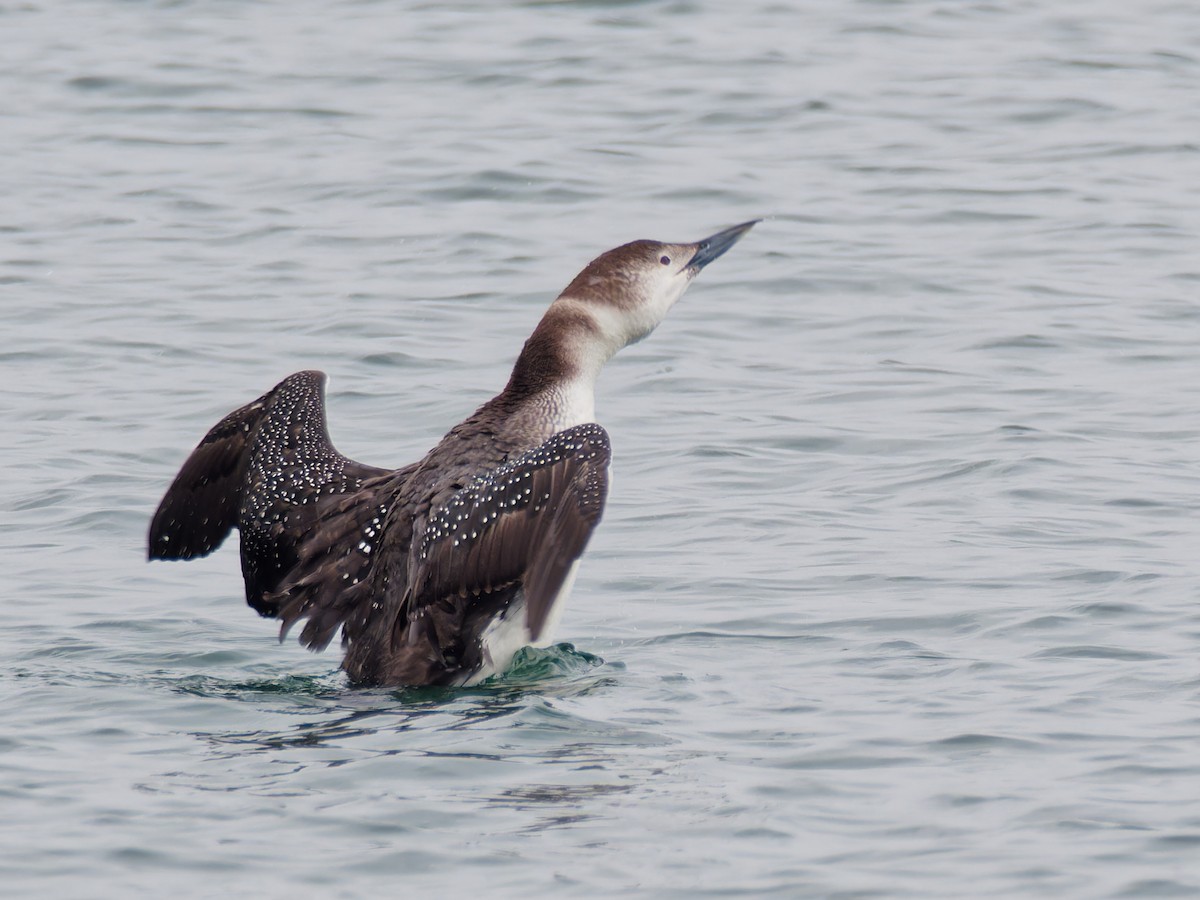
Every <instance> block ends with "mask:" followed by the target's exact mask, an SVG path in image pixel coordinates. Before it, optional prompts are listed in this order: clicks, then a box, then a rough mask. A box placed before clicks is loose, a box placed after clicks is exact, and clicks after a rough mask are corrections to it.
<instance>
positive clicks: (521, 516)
mask: <svg viewBox="0 0 1200 900" xmlns="http://www.w3.org/2000/svg"><path fill="white" fill-rule="evenodd" d="M757 221H759V220H754V221H750V222H744V223H742V224H741V225H735V226H734V227H732V228H727V229H725V230H724V231H719V232H717V233H716V234H714V235H712V236H710V237H707V238H705V239H704V240H701V241H697V242H695V243H690V244H689V243H685V244H672V243H662V242H659V241H647V240H639V241H634V242H632V243H629V244H624V245H623V246H620V247H617V248H616V249H614V250H609V251H608V252H606V253H603V254H601V255H600V256H598V257H597V258H596V259H594V260H592V262H591V263H589V264H588V265H587V267H586V268H585V269H584V270H583V271H582V272H580V273H579V274H578V275H577V276H576V277H575V279H574V280H573V281H572V282H571V283H570V284H569V285H568V286H567V288H566V290H564V291H563V292H562V293H561V294H560V295H559V296H558V298H557V299H555V300H554V301H553V302H552V303H551V304H550V307H549V309H548V310H547V311H546V313H545V315H544V316H543V317H542V319H541V321H540V322H539V323H538V325H537V327H536V328H535V329H534V331H533V334H532V335H531V336H530V338H529V340H527V341H526V342H525V346H524V348H523V349H522V350H521V353H520V355H519V356H518V357H517V361H516V364H515V365H514V367H513V370H512V375H511V377H510V378H509V380H508V384H507V385H506V386H505V388H504V390H502V391H501V392H500V393H499V394H497V395H496V396H495V397H493V398H492V399H491V400H489V401H488V402H486V403H485V404H483V405H482V406H481V407H479V409H477V410H476V411H475V412H474V413H472V414H471V415H470V416H469V417H467V418H466V419H464V420H463V421H462V422H460V423H459V424H458V425H455V426H454V427H453V428H452V429H450V431H449V432H448V433H447V434H446V436H445V437H443V438H442V439H441V441H440V442H439V443H438V444H437V446H435V447H434V448H433V449H432V450H430V451H429V452H428V453H427V454H425V456H424V458H422V459H420V460H418V461H417V462H414V463H411V464H410V465H407V466H404V467H403V468H400V469H394V470H393V469H384V468H377V467H375V466H368V465H364V464H362V463H359V462H355V461H354V460H351V459H348V458H346V457H345V456H342V455H341V454H340V453H338V451H337V450H336V449H334V446H333V444H332V442H331V441H330V437H329V430H328V426H327V424H326V418H325V381H326V378H325V375H324V373H322V372H317V371H306V372H297V373H296V374H294V375H290V376H288V377H287V378H285V379H284V380H283V381H281V382H280V383H279V384H278V385H276V386H275V387H274V388H272V389H271V390H270V391H268V392H267V393H265V394H263V395H262V396H261V397H259V398H258V399H257V400H255V401H253V402H252V403H249V404H247V405H246V406H243V407H241V408H240V409H237V410H235V411H234V412H231V413H230V414H229V415H227V416H226V417H225V418H223V419H222V420H221V421H220V422H218V423H217V424H216V425H215V426H213V428H212V430H210V431H209V432H208V434H206V435H205V436H204V438H203V440H201V441H200V443H199V445H197V447H196V448H195V450H193V451H192V453H191V455H190V456H189V457H188V458H187V460H186V461H185V462H184V464H183V466H182V468H181V469H180V470H179V474H178V475H177V476H176V477H175V480H174V482H173V483H172V484H171V486H170V488H169V489H168V490H167V492H166V494H165V496H164V497H163V499H162V502H161V503H160V504H159V507H158V510H157V512H155V514H154V518H153V520H152V522H151V524H150V532H149V536H148V545H149V547H148V556H149V558H150V559H152V560H153V559H193V558H195V557H200V556H206V555H208V554H209V553H211V552H213V551H214V550H216V549H217V547H219V546H220V545H221V543H222V542H223V541H224V540H225V538H226V537H227V536H228V535H229V532H230V531H231V530H232V529H234V528H237V530H238V532H239V534H240V538H241V562H242V576H243V579H244V581H245V586H246V601H247V603H249V605H250V606H251V607H253V608H254V609H255V610H256V611H258V612H259V613H260V614H261V615H263V616H266V617H270V618H277V619H279V620H281V623H282V624H281V628H280V635H279V639H280V640H281V641H282V640H284V639H285V638H286V636H287V633H288V630H289V629H290V628H291V627H292V626H293V625H295V624H296V623H297V622H299V621H301V620H307V621H306V622H305V624H304V627H303V630H302V632H301V634H300V642H301V643H302V644H304V645H305V646H307V647H309V648H310V649H313V650H323V649H324V648H325V647H327V646H328V645H329V642H330V641H331V640H332V639H333V637H334V635H335V634H336V633H337V631H338V630H339V628H340V629H341V633H342V645H343V651H344V658H343V660H342V669H343V670H344V671H345V672H346V674H347V676H348V678H349V680H350V682H351V683H352V684H354V685H361V686H400V685H471V684H476V683H478V682H480V681H482V680H484V679H485V678H488V677H490V676H492V675H495V674H498V673H502V672H503V671H504V670H505V669H506V668H507V667H508V666H509V664H510V663H511V661H512V658H513V656H514V655H515V654H516V653H517V651H518V650H520V649H521V648H522V647H524V646H530V645H532V646H548V645H549V643H550V639H551V635H552V633H553V631H554V627H555V625H556V623H557V619H558V616H559V614H560V613H561V611H562V607H563V601H564V600H565V598H566V596H567V595H568V594H569V593H570V590H571V587H572V584H573V582H574V578H575V571H576V569H577V567H578V564H579V558H580V556H581V555H582V554H583V551H584V548H585V547H586V546H587V543H588V539H589V538H590V537H591V534H592V531H593V529H595V527H596V524H597V522H599V520H600V516H601V514H602V513H603V511H604V503H605V498H606V497H607V494H608V481H609V474H608V473H609V460H610V456H611V453H610V449H609V441H608V433H607V432H606V431H605V430H604V429H603V428H602V427H601V426H600V425H598V424H596V422H595V421H594V420H595V408H594V407H595V399H594V392H595V384H596V378H597V376H598V375H599V373H600V369H601V367H602V366H603V365H604V364H605V363H606V362H608V360H609V359H610V358H612V356H613V354H615V353H616V352H617V351H618V350H620V349H621V348H622V347H624V346H626V345H628V344H631V343H633V342H635V341H638V340H641V339H642V338H644V337H645V336H646V335H648V334H649V333H650V332H651V331H653V330H654V328H655V327H656V326H657V325H658V324H659V323H660V322H661V321H662V320H663V318H664V317H665V316H666V314H667V311H668V310H669V309H670V308H671V307H672V306H673V305H674V304H675V302H676V301H677V300H679V298H680V297H681V296H682V295H683V292H684V291H685V290H686V289H687V287H688V285H689V284H691V282H692V279H693V278H695V276H696V275H697V273H699V272H700V270H701V269H703V268H704V267H705V266H707V265H708V264H709V263H711V262H712V261H713V260H715V259H716V258H717V257H719V256H721V255H722V254H723V253H725V251H727V250H728V249H729V248H730V247H732V246H733V244H734V243H736V242H737V241H738V239H739V238H741V237H742V235H744V234H745V233H746V232H747V231H748V230H749V229H750V228H751V227H752V226H753V225H755V224H756V223H757Z"/></svg>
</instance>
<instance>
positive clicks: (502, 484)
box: [406, 424, 611, 640]
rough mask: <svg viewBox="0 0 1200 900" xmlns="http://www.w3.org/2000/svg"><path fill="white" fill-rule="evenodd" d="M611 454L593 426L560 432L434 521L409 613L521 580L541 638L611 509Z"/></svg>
mask: <svg viewBox="0 0 1200 900" xmlns="http://www.w3.org/2000/svg"><path fill="white" fill-rule="evenodd" d="M610 458H611V450H610V447H609V443H608V434H607V432H605V430H604V429H603V428H601V427H600V426H599V425H596V424H587V425H578V426H576V427H574V428H569V429H567V430H565V431H560V432H559V433H558V434H555V435H554V436H553V437H551V438H550V439H549V440H548V441H546V442H545V443H544V444H542V445H541V446H540V447H536V448H534V449H533V450H530V451H528V452H527V453H524V454H522V455H521V456H520V457H518V458H517V459H515V460H512V461H511V462H508V463H505V464H504V465H502V466H499V467H497V468H496V469H493V470H492V471H490V472H488V473H487V474H486V475H483V476H481V477H478V478H476V479H475V480H474V481H472V482H471V483H470V484H468V485H467V486H465V487H464V488H462V490H460V491H459V492H458V493H456V494H455V495H454V496H453V497H452V498H451V499H450V501H449V502H448V503H446V504H445V505H444V506H443V507H441V508H440V509H436V510H434V511H433V513H432V514H431V515H430V518H429V521H428V523H427V525H426V527H425V531H424V534H423V536H422V538H421V541H420V550H419V554H418V555H417V557H416V561H415V568H414V570H413V572H412V573H411V577H410V579H409V592H408V595H407V598H406V611H407V613H408V615H409V616H412V615H413V614H414V613H416V612H417V611H418V610H420V609H421V608H422V607H424V606H426V605H428V604H432V603H438V602H439V601H443V600H446V599H448V598H450V597H452V596H458V597H460V598H466V597H467V596H469V595H472V594H476V595H477V594H480V593H491V592H492V591H493V590H499V589H501V588H504V587H508V586H510V585H513V584H516V583H519V584H521V585H522V587H523V588H524V592H525V609H526V617H527V625H528V627H529V630H530V633H531V635H532V637H533V639H534V640H537V639H538V638H539V636H540V634H541V631H542V628H543V626H544V625H545V622H546V616H547V615H548V613H549V611H550V608H551V607H552V605H553V603H554V600H555V598H556V597H557V596H558V593H559V591H560V590H561V588H562V587H563V584H564V582H565V580H566V578H567V575H568V573H569V572H570V570H571V567H572V565H573V564H574V563H575V561H576V560H577V559H579V557H580V556H581V555H582V553H583V551H584V548H585V547H586V546H587V542H588V539H589V538H590V537H591V535H592V531H593V530H594V529H595V527H596V523H598V522H599V521H600V516H601V514H602V513H603V512H604V501H605V498H606V497H607V495H608V465H609V460H610Z"/></svg>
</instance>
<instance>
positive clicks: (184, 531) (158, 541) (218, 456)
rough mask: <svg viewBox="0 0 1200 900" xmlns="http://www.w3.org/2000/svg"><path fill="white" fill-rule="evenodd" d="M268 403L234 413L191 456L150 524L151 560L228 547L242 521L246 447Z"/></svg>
mask: <svg viewBox="0 0 1200 900" xmlns="http://www.w3.org/2000/svg"><path fill="white" fill-rule="evenodd" d="M269 398H270V394H266V395H264V396H262V397H259V398H258V399H257V400H255V401H254V402H253V403H248V404H247V405H245V406H243V407H242V408H241V409H237V410H234V411H233V412H231V413H230V414H229V415H227V416H226V417H225V418H223V419H222V420H221V421H220V422H218V423H217V424H216V425H214V426H213V427H212V429H211V430H210V431H209V432H208V434H206V435H205V436H204V439H203V440H201V441H200V443H199V444H198V445H197V446H196V449H195V450H193V451H192V453H191V455H190V456H189V457H188V458H187V461H186V462H184V464H183V467H182V468H181V469H180V470H179V474H178V475H176V476H175V480H174V481H173V482H172V483H171V487H170V488H168V489H167V493H166V494H165V495H164V496H163V498H162V502H161V503H159V504H158V511H157V512H155V513H154V518H153V519H152V520H151V522H150V535H149V539H148V541H147V543H148V545H149V546H148V551H147V555H148V557H149V558H150V559H193V558H195V557H197V556H207V555H208V554H210V553H212V552H213V551H214V550H216V549H217V548H218V547H220V546H221V544H222V543H224V541H225V538H226V537H228V536H229V532H230V531H231V530H232V529H233V527H234V526H235V525H237V521H238V509H239V508H240V506H241V487H242V480H243V479H244V478H245V475H246V460H247V454H246V447H247V445H248V444H249V443H250V441H251V440H253V438H254V435H255V433H256V432H257V430H258V425H259V422H261V421H262V417H263V410H264V408H265V406H266V401H267V400H268V399H269Z"/></svg>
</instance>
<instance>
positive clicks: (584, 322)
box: [504, 279, 598, 398]
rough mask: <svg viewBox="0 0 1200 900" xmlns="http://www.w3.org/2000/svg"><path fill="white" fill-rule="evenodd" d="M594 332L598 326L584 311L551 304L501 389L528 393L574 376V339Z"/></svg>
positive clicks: (514, 394) (518, 394) (513, 394)
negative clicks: (505, 384) (506, 383)
mask: <svg viewBox="0 0 1200 900" xmlns="http://www.w3.org/2000/svg"><path fill="white" fill-rule="evenodd" d="M576 281H578V279H576ZM597 333H598V327H597V325H596V323H595V321H593V320H592V318H591V316H589V315H587V313H585V312H583V311H581V310H578V309H570V308H563V307H561V306H558V305H551V307H550V309H548V310H547V311H546V314H545V315H544V316H542V321H540V322H539V323H538V326H537V328H535V329H534V330H533V334H531V335H530V336H529V340H527V341H526V342H525V346H524V347H523V348H522V349H521V355H520V356H518V357H517V362H516V364H515V365H514V366H513V371H512V376H511V377H510V378H509V379H508V385H507V386H506V387H505V388H504V393H505V394H507V395H509V396H510V397H515V398H521V397H528V396H531V395H533V394H536V393H538V392H539V391H543V390H546V389H548V388H551V387H554V386H555V385H558V384H561V383H562V382H563V381H565V380H569V379H570V378H572V377H574V376H575V375H577V374H578V373H579V365H578V362H577V361H576V360H575V359H574V356H575V350H574V345H575V341H577V340H578V339H579V338H587V337H591V336H594V335H596V334H597Z"/></svg>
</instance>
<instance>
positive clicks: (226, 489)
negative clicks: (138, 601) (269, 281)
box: [148, 371, 388, 616]
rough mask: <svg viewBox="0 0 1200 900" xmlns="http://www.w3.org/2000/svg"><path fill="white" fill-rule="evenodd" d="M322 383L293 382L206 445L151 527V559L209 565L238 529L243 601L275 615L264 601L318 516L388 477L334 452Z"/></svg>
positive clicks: (312, 379)
mask: <svg viewBox="0 0 1200 900" xmlns="http://www.w3.org/2000/svg"><path fill="white" fill-rule="evenodd" d="M325 380H326V379H325V375H324V373H322V372H316V371H308V372H297V373H296V374H294V375H290V376H288V377H287V378H285V379H284V380H283V381H281V382H280V383H279V384H277V385H276V386H275V387H274V388H272V389H271V390H270V391H268V392H267V393H266V394H263V396H261V397H259V398H258V399H257V400H255V401H254V402H253V403H249V404H247V405H246V406H243V407H242V408H241V409H238V410H235V411H234V412H232V413H230V414H229V415H228V416H226V417H225V418H224V419H222V420H221V421H220V422H218V423H217V424H216V426H214V427H213V428H212V430H211V431H209V432H208V434H206V435H205V436H204V439H203V440H201V441H200V444H199V445H198V446H197V447H196V449H195V450H193V451H192V454H191V455H190V456H189V457H188V459H187V461H186V462H184V464H183V467H182V468H181V469H180V470H179V474H178V475H176V476H175V480H174V482H172V484H171V487H170V488H168V489H167V493H166V495H165V496H164V497H163V499H162V502H161V503H160V504H159V506H158V510H157V512H155V514H154V518H153V519H152V520H151V523H150V533H149V537H148V545H149V557H150V558H151V559H191V558H193V557H196V556H204V555H206V554H208V553H211V552H212V551H213V550H215V549H216V548H217V547H219V546H220V545H221V543H222V542H223V541H224V540H225V538H226V537H227V536H228V534H229V532H230V530H231V529H233V528H234V527H237V528H238V530H239V531H240V532H241V557H242V575H243V577H244V579H245V582H246V600H247V602H248V603H249V604H250V605H251V606H253V607H254V608H255V609H256V610H258V611H259V612H260V613H262V614H263V615H268V616H270V615H276V614H277V613H278V609H277V607H276V606H275V605H274V604H273V603H272V602H271V601H270V599H269V598H268V596H267V595H268V594H269V593H270V592H271V591H274V590H275V588H276V587H277V586H278V584H279V581H280V579H281V578H282V577H283V575H284V574H285V573H286V572H287V571H288V570H289V569H291V568H292V566H293V565H294V563H295V560H296V547H297V545H298V544H299V542H300V541H301V539H302V538H303V537H304V535H305V533H306V532H307V530H308V529H309V528H310V527H311V525H312V523H313V522H314V521H315V520H316V518H317V516H318V514H319V507H321V506H322V505H323V504H326V503H328V502H330V501H332V500H335V499H336V498H337V497H338V496H340V495H344V494H347V493H352V492H355V491H358V490H359V489H361V487H362V486H363V483H364V482H365V481H367V480H369V479H372V478H377V477H379V476H381V475H385V474H387V471H388V470H386V469H379V468H375V467H373V466H366V465H363V464H362V463H357V462H354V461H353V460H351V459H347V458H346V457H344V456H342V455H341V454H340V453H338V452H337V450H336V449H335V448H334V446H333V443H332V442H331V441H330V439H329V429H328V425H327V423H326V418H325Z"/></svg>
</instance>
